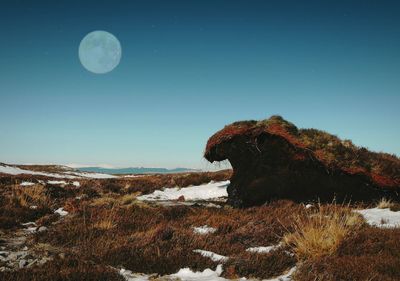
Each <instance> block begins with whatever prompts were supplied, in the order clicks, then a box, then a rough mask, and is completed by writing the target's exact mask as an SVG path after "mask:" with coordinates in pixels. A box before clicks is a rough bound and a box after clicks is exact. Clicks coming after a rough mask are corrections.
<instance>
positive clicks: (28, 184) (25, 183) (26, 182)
mask: <svg viewBox="0 0 400 281" xmlns="http://www.w3.org/2000/svg"><path fill="white" fill-rule="evenodd" d="M19 185H20V186H32V185H35V183H33V182H29V181H23V182H21V183H20V184H19Z"/></svg>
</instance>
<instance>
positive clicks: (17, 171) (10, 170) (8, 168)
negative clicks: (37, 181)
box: [0, 165, 117, 179]
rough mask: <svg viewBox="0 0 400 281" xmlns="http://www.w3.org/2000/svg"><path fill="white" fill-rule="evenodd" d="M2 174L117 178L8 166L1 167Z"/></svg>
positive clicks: (72, 177) (61, 177) (104, 175)
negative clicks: (37, 170) (38, 170)
mask: <svg viewBox="0 0 400 281" xmlns="http://www.w3.org/2000/svg"><path fill="white" fill-rule="evenodd" d="M0 173H4V174H9V175H21V174H27V175H37V176H46V177H51V178H59V179H75V178H91V179H109V178H116V177H117V176H114V175H107V174H99V173H85V172H71V171H66V172H63V173H47V172H36V171H30V170H25V169H21V168H18V167H12V166H8V165H0Z"/></svg>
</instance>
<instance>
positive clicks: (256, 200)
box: [205, 125, 400, 207]
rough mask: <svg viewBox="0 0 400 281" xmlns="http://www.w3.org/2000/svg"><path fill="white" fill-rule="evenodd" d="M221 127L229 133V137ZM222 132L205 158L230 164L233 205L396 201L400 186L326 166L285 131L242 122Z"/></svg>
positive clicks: (230, 191) (229, 190)
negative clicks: (280, 200) (273, 130)
mask: <svg viewBox="0 0 400 281" xmlns="http://www.w3.org/2000/svg"><path fill="white" fill-rule="evenodd" d="M224 130H228V131H229V136H228V137H227V134H225V133H226V132H224ZM224 130H222V131H220V132H219V135H217V134H218V133H217V134H216V135H214V136H213V137H212V138H210V140H209V143H208V145H207V149H206V152H205V158H206V159H207V160H208V161H210V162H214V161H222V160H226V159H228V160H229V162H230V163H231V165H232V168H233V175H232V178H231V184H230V185H229V187H228V196H229V197H228V202H229V203H230V204H231V205H233V206H235V207H249V206H255V205H261V204H264V203H265V202H268V201H271V200H274V199H291V200H294V201H298V202H307V201H311V200H320V201H321V202H332V201H333V200H336V202H344V201H346V202H349V201H351V202H354V201H364V202H368V201H374V200H378V199H380V198H382V197H386V198H390V199H392V200H395V201H399V199H400V197H399V195H398V194H397V191H398V190H400V186H390V187H384V186H381V185H379V184H377V183H376V182H375V181H374V180H373V179H372V178H371V177H370V176H368V175H367V174H365V173H350V172H348V171H346V170H345V169H341V168H338V167H330V166H328V165H327V164H326V163H325V162H324V161H322V160H321V159H319V158H318V157H316V156H315V153H314V151H312V150H310V149H309V148H307V147H304V146H303V145H301V144H300V142H297V141H296V139H293V138H291V137H290V135H289V137H288V135H286V133H285V131H283V132H284V133H276V131H275V132H271V130H268V129H266V128H265V127H254V126H250V127H249V126H246V125H245V126H242V128H238V127H235V126H234V128H233V129H232V127H228V128H225V129H224ZM232 130H233V131H234V132H233V133H232ZM221 132H222V134H221ZM216 138H217V139H218V140H216ZM399 175H400V172H399Z"/></svg>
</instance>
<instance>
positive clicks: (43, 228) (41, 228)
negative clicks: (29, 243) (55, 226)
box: [37, 226, 47, 232]
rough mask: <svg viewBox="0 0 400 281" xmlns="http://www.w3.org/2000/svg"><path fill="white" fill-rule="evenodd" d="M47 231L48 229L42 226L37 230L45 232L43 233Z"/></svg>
mask: <svg viewBox="0 0 400 281" xmlns="http://www.w3.org/2000/svg"><path fill="white" fill-rule="evenodd" d="M46 230H47V227H45V226H41V227H39V229H38V230H37V232H43V231H46Z"/></svg>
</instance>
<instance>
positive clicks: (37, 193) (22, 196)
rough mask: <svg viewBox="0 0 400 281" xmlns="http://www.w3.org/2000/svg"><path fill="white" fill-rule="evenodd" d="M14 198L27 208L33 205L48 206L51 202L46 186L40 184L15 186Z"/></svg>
mask: <svg viewBox="0 0 400 281" xmlns="http://www.w3.org/2000/svg"><path fill="white" fill-rule="evenodd" d="M13 200H14V202H16V203H17V204H18V205H19V206H21V207H26V208H29V207H30V206H31V205H40V206H48V205H49V204H50V200H49V198H48V197H47V196H46V194H45V189H44V187H43V186H42V185H39V184H38V185H33V186H29V187H21V186H14V187H13Z"/></svg>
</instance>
